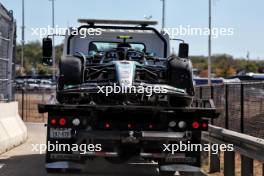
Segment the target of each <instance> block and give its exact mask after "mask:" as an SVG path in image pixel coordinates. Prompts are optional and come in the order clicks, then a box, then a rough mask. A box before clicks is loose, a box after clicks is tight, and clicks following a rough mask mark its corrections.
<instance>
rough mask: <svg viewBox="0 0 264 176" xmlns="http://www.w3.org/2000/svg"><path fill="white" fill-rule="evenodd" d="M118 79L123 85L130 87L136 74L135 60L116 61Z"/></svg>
mask: <svg viewBox="0 0 264 176" xmlns="http://www.w3.org/2000/svg"><path fill="white" fill-rule="evenodd" d="M114 63H115V66H116V75H117V81H118V82H119V84H120V85H121V86H126V87H130V86H132V84H133V79H134V75H135V67H136V66H135V63H134V61H115V62H114Z"/></svg>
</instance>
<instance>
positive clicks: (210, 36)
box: [208, 0, 212, 85]
mask: <svg viewBox="0 0 264 176" xmlns="http://www.w3.org/2000/svg"><path fill="white" fill-rule="evenodd" d="M209 30H210V33H209V36H208V84H209V85H211V84H212V71H211V70H212V63H211V54H212V53H211V51H212V34H211V31H212V0H209Z"/></svg>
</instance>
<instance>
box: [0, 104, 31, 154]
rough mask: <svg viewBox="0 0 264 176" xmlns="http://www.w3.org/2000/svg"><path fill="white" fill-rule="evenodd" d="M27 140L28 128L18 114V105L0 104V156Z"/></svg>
mask: <svg viewBox="0 0 264 176" xmlns="http://www.w3.org/2000/svg"><path fill="white" fill-rule="evenodd" d="M26 139H27V128H26V126H25V124H24V122H23V121H22V119H21V118H20V116H19V114H18V103H17V102H11V103H0V154H1V153H4V152H6V151H7V150H10V149H12V148H14V147H16V146H18V145H20V144H22V143H23V142H24V141H25V140H26Z"/></svg>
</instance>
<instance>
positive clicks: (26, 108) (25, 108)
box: [15, 89, 55, 122]
mask: <svg viewBox="0 0 264 176" xmlns="http://www.w3.org/2000/svg"><path fill="white" fill-rule="evenodd" d="M15 100H16V101H18V104H19V106H18V108H19V114H20V116H21V118H22V119H23V120H24V121H27V122H45V120H46V119H47V114H40V113H38V104H45V103H51V102H54V101H55V90H27V89H20V90H16V94H15Z"/></svg>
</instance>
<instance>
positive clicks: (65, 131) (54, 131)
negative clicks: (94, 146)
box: [50, 128, 71, 139]
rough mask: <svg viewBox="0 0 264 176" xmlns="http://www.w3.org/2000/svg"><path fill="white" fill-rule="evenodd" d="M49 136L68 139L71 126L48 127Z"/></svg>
mask: <svg viewBox="0 0 264 176" xmlns="http://www.w3.org/2000/svg"><path fill="white" fill-rule="evenodd" d="M50 138H57V139H60V138H62V139H65V138H66V139H69V138H71V128H50Z"/></svg>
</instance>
